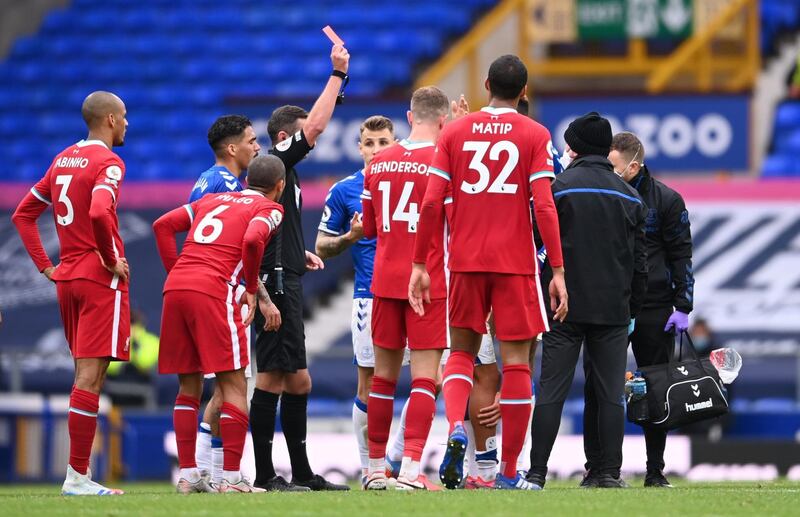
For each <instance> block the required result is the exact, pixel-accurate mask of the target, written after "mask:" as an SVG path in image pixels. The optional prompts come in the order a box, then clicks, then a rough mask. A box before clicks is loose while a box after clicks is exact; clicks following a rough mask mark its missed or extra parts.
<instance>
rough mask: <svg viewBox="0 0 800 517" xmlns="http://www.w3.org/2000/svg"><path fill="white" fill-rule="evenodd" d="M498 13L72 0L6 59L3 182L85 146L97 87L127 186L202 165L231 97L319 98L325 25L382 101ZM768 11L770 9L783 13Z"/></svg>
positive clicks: (470, 7)
mask: <svg viewBox="0 0 800 517" xmlns="http://www.w3.org/2000/svg"><path fill="white" fill-rule="evenodd" d="M492 3H493V1H492V0H467V1H461V2H456V0H443V1H442V2H437V3H431V2H428V1H426V0H408V2H405V3H401V4H390V5H382V6H379V7H378V6H376V5H374V4H373V3H369V2H367V1H366V0H358V1H356V2H351V3H341V2H334V1H333V0H309V1H308V2H302V3H298V2H296V1H293V0H292V1H290V0H273V1H271V2H263V1H260V0H228V1H226V2H219V0H148V1H147V2H130V1H129V0H103V1H102V2H101V1H99V0H73V1H72V2H70V3H69V6H68V7H66V8H64V9H56V10H53V11H51V12H50V13H48V14H47V15H46V16H45V18H44V21H43V23H42V25H41V27H40V29H39V32H38V34H36V35H34V36H27V37H22V38H20V39H18V40H17V41H16V42H15V44H14V45H13V47H12V50H11V52H10V53H9V55H8V57H7V58H6V59H5V60H4V61H1V62H0V76H2V77H3V78H4V79H5V78H7V80H5V81H4V82H3V84H0V138H2V139H3V141H4V145H6V146H7V147H8V148H9V149H13V151H10V152H9V156H10V157H11V158H10V159H11V161H12V163H11V164H9V165H8V167H7V168H6V170H4V171H2V172H0V181H1V180H2V179H4V178H6V177H9V176H11V175H14V177H16V173H13V172H11V171H17V170H21V171H28V172H30V171H36V174H37V175H38V174H39V173H40V171H41V170H43V169H44V168H46V167H47V164H48V160H49V159H50V158H51V155H52V154H53V153H55V152H58V151H60V150H61V149H62V148H63V147H64V146H65V145H68V143H70V142H74V141H75V140H77V139H78V138H80V136H81V135H82V134H83V133H84V131H85V130H84V128H83V127H82V123H81V121H80V116H79V113H80V105H81V103H82V102H83V99H84V98H85V97H86V95H87V94H88V93H90V92H91V91H93V90H96V89H106V90H110V91H114V92H116V93H118V94H119V95H120V96H121V97H122V98H123V100H124V101H125V102H126V105H127V107H128V111H129V121H130V123H131V126H130V130H129V133H128V138H129V140H130V142H131V144H130V145H129V146H128V147H126V149H125V151H126V153H128V154H129V155H130V157H131V159H132V160H133V164H134V165H135V167H133V169H136V170H131V173H130V175H129V178H131V179H136V178H150V179H157V178H158V177H159V176H158V175H159V174H169V175H170V177H172V176H173V175H174V172H173V171H172V170H171V169H170V167H165V166H164V164H158V163H156V160H158V159H159V158H158V157H159V156H162V155H163V152H162V153H156V152H154V148H153V146H154V145H156V144H154V142H155V143H159V144H160V145H161V147H162V150H163V142H164V141H169V142H170V146H171V147H173V148H174V149H176V151H175V154H177V155H180V156H181V157H182V158H186V159H188V157H190V156H192V155H194V154H196V153H203V158H202V159H200V160H197V162H200V161H202V162H203V163H205V161H207V159H208V157H207V156H206V154H207V149H205V146H206V143H205V132H206V130H207V129H208V125H209V124H210V123H211V121H212V120H213V119H214V117H216V116H217V115H219V114H220V113H223V112H225V111H227V110H228V108H226V104H225V101H226V99H237V98H270V97H272V98H282V97H285V98H287V99H293V98H294V99H296V98H315V97H316V96H317V95H318V94H319V90H320V88H321V87H322V85H323V84H324V81H325V78H326V77H327V76H328V74H329V73H330V60H329V58H328V50H329V49H330V43H329V42H328V40H327V39H326V38H325V36H324V35H323V34H322V33H321V32H320V28H321V27H322V26H324V25H326V24H331V25H332V26H333V27H335V28H336V29H337V31H338V32H339V34H340V35H341V36H342V37H343V38H344V39H345V42H346V44H347V46H348V47H349V48H350V50H351V51H352V53H353V56H354V57H353V62H352V63H351V76H352V77H353V79H352V82H351V84H350V86H349V87H348V95H349V96H351V97H352V96H356V97H357V96H373V97H374V96H379V95H380V94H381V93H382V92H384V91H385V90H386V89H387V88H394V87H397V86H408V85H409V84H410V83H411V72H412V70H413V67H414V65H415V64H416V63H417V62H418V61H419V60H420V59H428V58H431V57H433V56H435V55H436V54H437V53H440V52H441V49H442V47H443V45H444V44H445V42H447V41H448V40H450V39H452V38H453V37H455V36H458V34H459V33H461V32H463V30H465V29H466V27H467V25H468V24H469V22H470V21H471V20H473V19H474V16H475V15H476V13H478V12H479V11H481V10H483V9H484V8H486V7H488V6H490V5H492ZM771 3H774V4H775V5H776V7H775V8H774V9H773V11H775V12H783V11H781V9H785V7H784V6H783V4H780V2H777V1H775V0H772V2H771ZM779 4H780V5H779ZM767 10H769V9H767ZM787 12H788V11H787ZM786 15H787V14H786V13H785V12H784V16H786ZM276 21H279V22H280V23H276ZM31 113H34V114H35V117H33V118H32V117H31ZM31 121H33V125H34V127H35V128H36V129H35V131H37V132H39V134H40V135H41V137H47V140H46V141H45V143H44V144H42V145H37V146H36V150H35V152H29V151H31V148H30V147H26V146H25V145H24V144H22V145H21V146H20V145H18V144H19V142H21V141H23V140H24V139H25V138H26V135H25V134H24V132H21V131H20V129H19V128H21V127H28V126H30V125H31ZM133 142H135V143H136V144H135V146H134V145H133ZM51 151H52V152H51ZM26 174H27V173H26ZM196 174H197V171H194V170H193V171H190V173H189V176H194V175H196ZM184 177H185V176H184Z"/></svg>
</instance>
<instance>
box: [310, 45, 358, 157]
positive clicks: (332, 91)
mask: <svg viewBox="0 0 800 517" xmlns="http://www.w3.org/2000/svg"><path fill="white" fill-rule="evenodd" d="M331 64H332V65H333V70H332V71H331V76H330V78H329V79H328V83H327V84H326V85H325V89H324V90H322V93H321V94H320V96H319V98H318V99H317V102H315V103H314V106H313V107H312V108H311V111H309V112H308V119H307V120H306V123H305V125H304V126H303V133H305V136H306V141H307V142H308V144H309V145H310V146H312V147H313V146H314V144H315V143H316V141H317V138H318V137H319V135H321V134H322V132H323V131H325V127H326V126H327V125H328V122H330V120H331V116H332V115H333V108H334V107H335V106H336V99H337V98H338V97H339V93H340V92H341V91H342V86H343V85H344V84H345V82H344V81H345V80H346V78H347V69H348V67H349V66H350V53H349V52H347V49H346V48H344V47H343V46H341V45H334V46H333V48H332V49H331Z"/></svg>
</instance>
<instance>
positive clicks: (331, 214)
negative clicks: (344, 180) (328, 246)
mask: <svg viewBox="0 0 800 517" xmlns="http://www.w3.org/2000/svg"><path fill="white" fill-rule="evenodd" d="M340 187H341V184H339V183H337V184H336V185H334V186H333V187H331V190H330V191H329V192H328V196H327V197H326V198H325V207H324V208H323V209H322V219H321V220H320V222H319V231H321V232H325V233H328V234H331V235H341V234H343V233H345V232H346V231H347V230H348V229H349V226H350V217H351V215H350V214H349V213H348V210H347V203H346V202H345V200H344V196H343V195H342V189H341V188H340Z"/></svg>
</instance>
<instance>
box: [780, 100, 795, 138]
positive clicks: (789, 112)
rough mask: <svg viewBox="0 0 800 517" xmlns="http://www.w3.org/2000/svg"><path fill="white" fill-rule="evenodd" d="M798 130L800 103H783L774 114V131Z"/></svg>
mask: <svg viewBox="0 0 800 517" xmlns="http://www.w3.org/2000/svg"><path fill="white" fill-rule="evenodd" d="M792 128H800V101H789V102H784V103H782V104H780V105H779V106H778V109H777V110H776V112H775V131H776V132H777V131H784V130H786V129H792Z"/></svg>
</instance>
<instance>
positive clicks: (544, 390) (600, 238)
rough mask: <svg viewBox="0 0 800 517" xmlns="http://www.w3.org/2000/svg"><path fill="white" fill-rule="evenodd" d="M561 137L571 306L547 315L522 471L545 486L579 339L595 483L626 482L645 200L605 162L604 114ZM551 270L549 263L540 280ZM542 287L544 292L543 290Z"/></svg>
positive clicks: (559, 207)
mask: <svg viewBox="0 0 800 517" xmlns="http://www.w3.org/2000/svg"><path fill="white" fill-rule="evenodd" d="M564 139H565V140H566V142H567V144H568V146H569V148H568V149H567V150H566V152H567V153H568V155H569V156H570V157H571V158H573V161H572V163H571V164H570V165H569V166H568V167H567V168H566V169H565V170H564V172H562V173H561V174H559V175H558V176H557V177H556V179H555V181H554V182H553V198H554V200H555V204H556V211H557V212H558V220H559V224H560V227H561V246H562V250H563V253H564V269H565V270H566V271H567V273H566V282H567V292H568V295H569V299H570V309H569V314H567V317H566V319H565V320H564V321H563V322H559V321H555V320H553V319H552V317H551V319H550V331H549V332H546V333H545V334H544V338H543V344H542V366H541V378H540V381H539V382H540V385H539V390H538V394H537V395H538V396H537V401H536V402H537V403H536V407H535V409H534V411H533V423H532V431H531V436H532V447H531V468H530V470H529V471H528V476H527V479H528V481H530V482H532V483H534V484H537V485H539V486H540V487H544V484H545V479H546V476H547V461H548V459H549V458H550V452H551V450H552V449H553V443H554V442H555V439H556V435H557V434H558V428H559V425H560V423H561V411H562V409H563V407H564V401H565V400H566V398H567V394H568V392H569V388H570V385H571V384H572V378H573V376H574V373H575V366H576V364H577V362H578V356H579V354H580V351H581V345H582V344H583V343H585V350H584V353H585V354H586V355H588V356H589V357H590V358H591V361H592V365H593V368H594V372H595V373H596V382H595V387H596V389H597V399H598V419H597V420H598V423H599V425H598V437H599V442H600V444H601V448H600V451H601V457H600V459H599V461H598V464H597V469H596V470H597V476H598V484H597V486H600V487H603V488H617V487H622V486H625V483H624V481H622V479H621V478H620V475H619V468H618V467H617V465H621V464H622V439H623V436H624V424H625V413H624V409H623V407H622V397H623V394H624V387H625V366H626V359H627V348H628V327H629V325H630V321H631V318H632V315H635V314H636V313H637V312H638V311H639V309H640V308H641V303H642V301H643V298H644V293H645V290H646V288H647V252H646V247H645V246H646V245H645V234H644V226H645V209H644V204H643V203H642V200H641V198H640V197H639V194H637V193H636V191H635V190H634V189H633V188H632V187H631V186H629V185H628V184H626V183H625V182H624V181H622V180H621V179H620V177H619V176H618V175H616V174H614V168H613V167H612V165H611V162H609V161H608V152H609V149H610V147H611V125H610V124H609V122H608V120H606V119H605V118H603V117H601V116H600V115H599V114H597V113H596V112H591V113H588V114H586V115H584V116H582V117H579V118H577V119H575V120H574V121H572V123H570V125H569V127H568V128H567V130H566V132H565V133H564ZM551 275H552V273H551V270H550V268H549V265H547V264H546V267H545V270H544V272H543V275H542V282H543V285H545V286H546V285H547V283H549V281H550V276H551ZM542 291H543V292H545V295H546V291H547V289H542ZM545 307H549V303H545ZM550 316H552V314H551V315H550Z"/></svg>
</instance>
